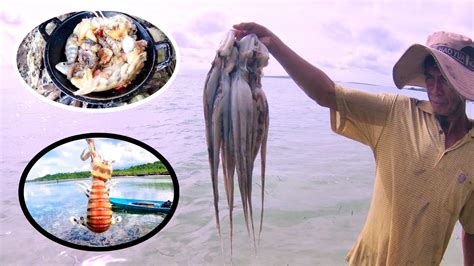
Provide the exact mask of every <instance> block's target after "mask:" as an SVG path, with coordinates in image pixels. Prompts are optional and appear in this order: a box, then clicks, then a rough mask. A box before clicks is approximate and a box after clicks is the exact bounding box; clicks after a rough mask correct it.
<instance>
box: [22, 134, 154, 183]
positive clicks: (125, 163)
mask: <svg viewBox="0 0 474 266" xmlns="http://www.w3.org/2000/svg"><path fill="white" fill-rule="evenodd" d="M95 145H96V150H97V152H98V153H99V154H100V155H101V156H102V158H104V159H106V160H115V163H114V164H113V168H114V169H121V168H125V167H129V166H132V165H138V164H145V163H150V162H155V161H158V158H156V156H154V155H153V154H151V153H150V152H149V151H147V150H145V149H143V148H141V147H140V146H137V145H135V144H133V143H129V142H126V141H122V140H116V139H107V138H96V139H95ZM84 149H88V146H87V143H86V141H85V140H84V139H81V140H76V141H71V142H69V143H66V144H63V145H61V146H59V147H56V148H55V149H53V150H51V151H49V152H48V153H47V154H45V155H44V156H43V157H41V159H39V160H38V162H36V164H35V165H34V166H33V167H32V168H31V171H30V172H29V174H28V178H27V179H33V178H36V177H41V176H44V175H47V174H55V173H67V172H77V171H89V170H90V160H87V161H82V160H81V159H80V158H79V156H80V155H81V154H82V151H83V150H84Z"/></svg>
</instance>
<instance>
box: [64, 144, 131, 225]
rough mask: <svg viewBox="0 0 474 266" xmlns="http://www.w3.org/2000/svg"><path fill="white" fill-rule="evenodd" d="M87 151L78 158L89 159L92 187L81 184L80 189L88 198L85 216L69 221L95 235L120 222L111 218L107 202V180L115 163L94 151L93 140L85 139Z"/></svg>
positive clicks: (118, 218)
mask: <svg viewBox="0 0 474 266" xmlns="http://www.w3.org/2000/svg"><path fill="white" fill-rule="evenodd" d="M86 142H87V144H88V146H89V151H87V152H86V150H84V151H83V152H82V154H81V156H80V158H81V160H83V161H85V160H87V159H89V158H90V159H91V174H92V185H91V186H90V188H88V187H87V185H85V184H81V185H80V186H81V188H82V189H83V192H84V193H85V194H86V196H87V197H88V198H89V201H88V203H87V216H86V218H84V217H83V216H81V217H80V218H75V217H71V218H70V221H71V222H72V223H74V224H80V225H83V226H85V227H87V228H88V229H89V230H91V231H92V232H95V233H102V232H105V231H107V230H108V229H109V227H110V226H111V225H112V224H116V223H119V222H120V221H122V218H121V217H120V216H118V217H113V216H112V204H111V203H110V200H109V193H110V188H111V186H113V185H115V184H110V183H109V180H110V178H111V177H112V164H113V163H114V162H115V161H113V160H112V161H108V160H104V159H102V157H101V156H100V155H99V154H98V153H97V152H96V150H95V143H94V140H93V139H86Z"/></svg>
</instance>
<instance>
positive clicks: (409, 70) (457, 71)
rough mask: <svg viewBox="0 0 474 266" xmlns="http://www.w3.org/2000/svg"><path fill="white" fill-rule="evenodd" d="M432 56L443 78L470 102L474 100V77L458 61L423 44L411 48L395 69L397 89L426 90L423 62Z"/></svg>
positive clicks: (394, 76) (394, 79) (394, 75)
mask: <svg viewBox="0 0 474 266" xmlns="http://www.w3.org/2000/svg"><path fill="white" fill-rule="evenodd" d="M428 55H432V56H433V57H434V59H435V60H436V63H437V64H438V66H439V69H440V70H441V73H442V74H443V76H444V77H445V78H446V79H447V80H448V82H449V83H450V84H451V86H453V88H454V89H456V91H457V92H458V93H459V94H461V95H462V96H464V97H466V98H467V99H469V100H474V88H471V87H470V86H472V84H474V75H473V73H472V71H470V70H469V69H467V68H466V67H464V66H462V65H461V64H459V63H458V62H457V61H456V60H454V59H452V58H451V57H449V56H447V55H446V54H444V53H442V52H441V51H438V50H436V49H431V48H428V47H426V46H424V45H421V44H414V45H412V46H410V47H409V48H408V49H407V50H406V52H405V53H404V54H403V55H402V56H401V57H400V59H399V60H398V61H397V63H395V66H394V67H393V81H394V82H395V85H396V86H397V88H399V89H402V88H403V87H405V86H407V85H411V86H419V87H423V88H426V83H425V73H424V68H423V62H424V60H425V58H426V56H428Z"/></svg>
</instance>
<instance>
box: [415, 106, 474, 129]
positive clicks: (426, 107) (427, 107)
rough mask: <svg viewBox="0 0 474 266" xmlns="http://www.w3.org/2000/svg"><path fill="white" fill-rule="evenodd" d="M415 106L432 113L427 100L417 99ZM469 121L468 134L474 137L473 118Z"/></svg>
mask: <svg viewBox="0 0 474 266" xmlns="http://www.w3.org/2000/svg"><path fill="white" fill-rule="evenodd" d="M416 106H417V107H418V108H420V110H422V111H423V112H425V113H428V114H433V107H432V106H431V103H430V102H429V101H421V100H418V101H417V102H416ZM470 121H471V125H472V126H471V130H469V133H468V134H469V135H470V136H471V138H474V120H472V119H470Z"/></svg>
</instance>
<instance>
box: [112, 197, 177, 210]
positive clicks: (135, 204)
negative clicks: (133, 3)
mask: <svg viewBox="0 0 474 266" xmlns="http://www.w3.org/2000/svg"><path fill="white" fill-rule="evenodd" d="M110 203H112V209H114V210H124V211H127V212H147V213H159V212H161V213H169V211H170V209H171V204H172V202H171V201H158V200H140V199H124V198H110Z"/></svg>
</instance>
